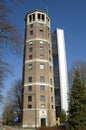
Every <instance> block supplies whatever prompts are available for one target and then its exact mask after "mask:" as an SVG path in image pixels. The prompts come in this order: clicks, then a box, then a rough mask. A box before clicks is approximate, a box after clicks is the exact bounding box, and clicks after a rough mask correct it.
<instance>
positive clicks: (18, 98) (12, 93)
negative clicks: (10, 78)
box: [3, 80, 22, 121]
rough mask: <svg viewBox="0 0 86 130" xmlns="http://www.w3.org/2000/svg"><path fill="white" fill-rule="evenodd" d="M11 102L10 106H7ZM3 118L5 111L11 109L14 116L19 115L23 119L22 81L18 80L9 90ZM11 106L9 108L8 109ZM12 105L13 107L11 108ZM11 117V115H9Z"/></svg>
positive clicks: (7, 111)
mask: <svg viewBox="0 0 86 130" xmlns="http://www.w3.org/2000/svg"><path fill="white" fill-rule="evenodd" d="M8 104H9V107H7V106H8ZM4 106H5V107H4V111H3V118H4V113H6V115H7V113H9V110H10V111H11V112H13V114H14V116H12V117H15V116H16V117H18V118H19V119H20V121H21V110H22V81H21V80H17V81H16V82H15V83H14V84H13V85H12V87H11V88H10V90H9V91H8V92H7V96H6V101H5V105H4ZM6 107H7V108H9V109H6ZM10 107H11V108H10ZM8 118H9V117H8Z"/></svg>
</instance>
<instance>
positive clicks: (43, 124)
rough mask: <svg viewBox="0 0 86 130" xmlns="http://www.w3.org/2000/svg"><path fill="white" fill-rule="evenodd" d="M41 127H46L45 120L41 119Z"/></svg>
mask: <svg viewBox="0 0 86 130" xmlns="http://www.w3.org/2000/svg"><path fill="white" fill-rule="evenodd" d="M41 126H46V119H45V118H41Z"/></svg>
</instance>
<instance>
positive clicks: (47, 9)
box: [46, 6, 48, 14]
mask: <svg viewBox="0 0 86 130" xmlns="http://www.w3.org/2000/svg"><path fill="white" fill-rule="evenodd" d="M46 10H47V11H46V12H47V14H48V6H47V7H46Z"/></svg>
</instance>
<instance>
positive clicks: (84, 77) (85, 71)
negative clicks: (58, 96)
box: [68, 61, 86, 87]
mask: <svg viewBox="0 0 86 130" xmlns="http://www.w3.org/2000/svg"><path fill="white" fill-rule="evenodd" d="M75 70H78V71H79V74H80V78H81V81H82V82H83V83H84V84H85V85H86V62H85V61H75V62H74V63H73V65H72V68H71V70H69V73H68V74H69V76H68V77H69V84H70V87H71V85H72V80H73V77H74V72H75Z"/></svg>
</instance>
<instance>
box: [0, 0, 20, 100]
mask: <svg viewBox="0 0 86 130" xmlns="http://www.w3.org/2000/svg"><path fill="white" fill-rule="evenodd" d="M10 1H11V0H10ZM12 1H13V2H15V1H16V2H20V1H22V0H12ZM10 13H11V9H10V8H9V6H8V2H7V1H6V0H0V101H1V99H2V94H1V91H2V89H3V87H4V80H5V79H6V78H7V76H8V73H9V72H10V69H9V68H10V67H9V64H8V63H7V62H5V61H3V59H2V57H3V50H4V48H9V49H10V50H11V52H16V54H19V53H20V52H21V51H20V50H21V46H22V36H21V34H20V33H19V30H18V28H17V27H16V26H15V25H13V24H12V23H11V21H9V19H8V17H9V14H10ZM9 74H10V73H9Z"/></svg>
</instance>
